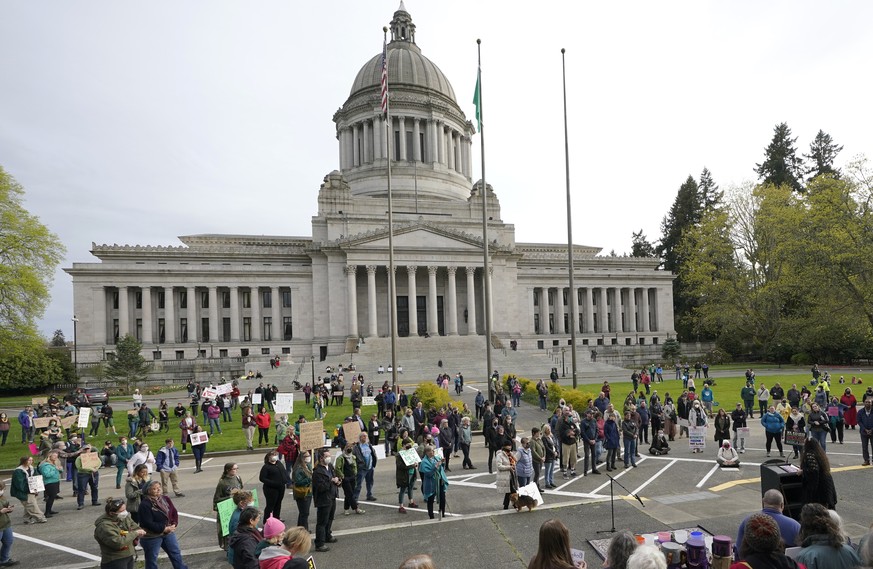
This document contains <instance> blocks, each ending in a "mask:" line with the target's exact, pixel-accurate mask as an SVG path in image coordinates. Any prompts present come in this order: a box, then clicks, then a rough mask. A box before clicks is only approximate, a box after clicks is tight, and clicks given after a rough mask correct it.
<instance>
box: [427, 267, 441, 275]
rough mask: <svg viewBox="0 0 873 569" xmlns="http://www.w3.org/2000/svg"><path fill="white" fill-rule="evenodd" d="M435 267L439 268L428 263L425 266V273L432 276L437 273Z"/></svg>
mask: <svg viewBox="0 0 873 569" xmlns="http://www.w3.org/2000/svg"><path fill="white" fill-rule="evenodd" d="M437 269H439V267H435V266H432V265H429V266H428V267H427V274H428V275H430V276H434V275H436V274H437Z"/></svg>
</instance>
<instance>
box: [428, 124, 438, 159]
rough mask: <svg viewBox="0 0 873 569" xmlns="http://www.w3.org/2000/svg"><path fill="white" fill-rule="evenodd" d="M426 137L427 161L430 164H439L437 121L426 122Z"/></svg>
mask: <svg viewBox="0 0 873 569" xmlns="http://www.w3.org/2000/svg"><path fill="white" fill-rule="evenodd" d="M427 128H428V137H429V138H430V148H428V158H427V161H428V162H430V163H431V164H436V163H438V162H439V155H440V153H439V140H437V139H438V137H437V121H433V120H431V121H427Z"/></svg>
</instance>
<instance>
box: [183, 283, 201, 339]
mask: <svg viewBox="0 0 873 569" xmlns="http://www.w3.org/2000/svg"><path fill="white" fill-rule="evenodd" d="M185 296H187V297H188V316H187V318H188V343H189V344H196V343H197V340H199V339H200V334H198V333H197V331H198V330H199V329H200V323H199V322H197V302H198V300H199V299H198V298H197V289H196V288H195V287H193V286H189V287H188V290H187V292H186V293H185ZM198 355H199V354H198Z"/></svg>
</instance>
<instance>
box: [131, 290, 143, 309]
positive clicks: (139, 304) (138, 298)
mask: <svg viewBox="0 0 873 569" xmlns="http://www.w3.org/2000/svg"><path fill="white" fill-rule="evenodd" d="M133 298H134V302H135V303H136V309H137V310H142V291H141V290H138V291H136V293H135V294H134V295H133Z"/></svg>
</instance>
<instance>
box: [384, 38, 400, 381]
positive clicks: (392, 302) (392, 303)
mask: <svg viewBox="0 0 873 569" xmlns="http://www.w3.org/2000/svg"><path fill="white" fill-rule="evenodd" d="M382 34H383V39H382V110H383V111H384V113H385V146H386V152H385V156H387V157H388V315H389V318H390V319H391V390H392V391H395V392H396V391H397V282H396V280H395V278H394V206H393V204H392V200H391V104H390V102H389V97H388V47H387V46H388V28H387V27H383V28H382Z"/></svg>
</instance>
